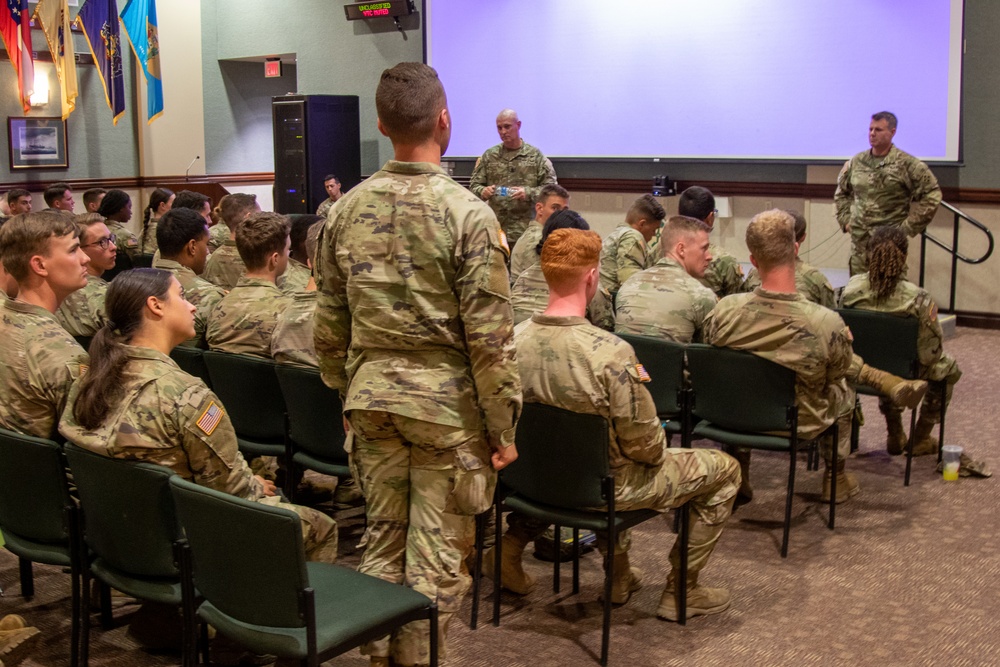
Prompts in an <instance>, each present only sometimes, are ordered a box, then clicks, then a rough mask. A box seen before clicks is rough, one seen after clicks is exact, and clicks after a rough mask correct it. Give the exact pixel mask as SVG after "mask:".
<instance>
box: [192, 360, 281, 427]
mask: <svg viewBox="0 0 1000 667" xmlns="http://www.w3.org/2000/svg"><path fill="white" fill-rule="evenodd" d="M204 358H205V365H206V366H207V367H208V374H209V375H210V376H211V378H212V390H213V391H215V393H216V394H218V395H219V398H220V399H222V404H223V405H225V406H226V410H227V411H228V412H229V418H230V419H231V420H232V422H233V428H234V429H236V434H237V435H239V436H240V437H243V438H247V439H249V440H262V441H275V442H276V441H281V440H283V439H284V437H285V399H284V397H282V395H281V387H280V386H279V385H278V376H277V374H276V373H275V370H274V367H275V363H274V361H272V360H271V359H259V358H257V357H251V356H248V355H243V354H229V353H226V352H213V351H212V350H208V351H206V352H205V353H204Z"/></svg>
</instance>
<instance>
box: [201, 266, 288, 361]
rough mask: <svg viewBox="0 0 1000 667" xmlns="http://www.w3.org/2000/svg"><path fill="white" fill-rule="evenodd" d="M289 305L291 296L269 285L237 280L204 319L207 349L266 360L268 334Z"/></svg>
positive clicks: (259, 280) (267, 283)
mask: <svg viewBox="0 0 1000 667" xmlns="http://www.w3.org/2000/svg"><path fill="white" fill-rule="evenodd" d="M291 303H292V299H291V297H289V296H288V295H286V294H282V292H281V290H279V289H278V287H277V286H276V285H275V284H274V283H272V282H269V281H267V280H262V279H260V278H247V277H246V276H244V277H243V278H240V281H239V282H238V283H236V287H234V288H233V289H232V291H230V292H229V294H227V295H226V296H224V297H222V299H220V300H219V303H218V304H216V306H215V308H214V309H213V310H212V312H211V314H210V315H209V316H208V328H207V329H206V331H205V342H207V343H208V349H210V350H218V351H220V352H230V353H232V354H250V355H253V356H255V357H265V358H267V359H270V357H271V334H272V333H273V332H274V327H275V325H276V324H277V323H278V316H279V315H281V313H282V312H283V311H284V310H285V309H286V308H288V306H289V305H290V304H291Z"/></svg>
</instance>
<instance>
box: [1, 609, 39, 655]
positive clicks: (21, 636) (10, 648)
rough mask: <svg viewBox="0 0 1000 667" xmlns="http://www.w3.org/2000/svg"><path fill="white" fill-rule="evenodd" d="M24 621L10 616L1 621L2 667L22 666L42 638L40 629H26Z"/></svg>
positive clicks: (15, 616)
mask: <svg viewBox="0 0 1000 667" xmlns="http://www.w3.org/2000/svg"><path fill="white" fill-rule="evenodd" d="M25 626H26V624H25V622H24V619H23V618H21V617H20V616H17V615H16V614H8V615H7V616H4V617H3V618H2V619H0V665H3V664H6V665H9V666H10V667H14V666H15V665H19V664H21V661H22V660H24V659H25V658H26V657H28V655H29V654H30V653H31V650H32V648H34V646H35V644H37V643H38V638H39V637H40V636H41V633H40V632H39V630H38V628H29V627H25Z"/></svg>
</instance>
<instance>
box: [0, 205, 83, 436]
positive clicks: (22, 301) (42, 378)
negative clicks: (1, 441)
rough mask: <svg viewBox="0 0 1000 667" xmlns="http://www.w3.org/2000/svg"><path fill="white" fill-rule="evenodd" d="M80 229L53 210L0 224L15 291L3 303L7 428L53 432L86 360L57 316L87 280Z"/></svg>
mask: <svg viewBox="0 0 1000 667" xmlns="http://www.w3.org/2000/svg"><path fill="white" fill-rule="evenodd" d="M77 234H78V232H77V228H76V223H75V222H74V221H73V216H72V215H69V214H64V213H59V212H56V211H52V210H46V211H41V212H39V213H28V214H24V215H18V216H14V217H13V218H11V219H10V220H8V221H7V222H6V223H4V225H3V228H2V229H0V261H2V262H3V265H4V268H5V269H6V271H7V272H8V273H9V274H10V276H11V277H13V278H14V280H16V281H17V292H18V293H17V299H16V300H14V299H7V300H5V301H4V303H3V307H2V309H0V339H2V340H3V345H0V426H2V427H3V428H6V429H8V430H11V431H17V432H18V433H25V434H27V435H34V436H37V437H39V438H51V437H52V436H53V435H54V433H55V428H56V423H57V422H58V420H59V415H60V414H61V413H62V410H63V407H64V406H65V404H66V397H67V395H68V394H69V389H70V386H71V385H72V384H73V382H74V381H75V380H76V379H77V378H78V377H79V376H80V374H81V372H82V370H83V368H84V367H85V366H86V364H87V363H88V357H87V353H86V352H84V350H83V348H82V347H80V345H79V344H78V343H77V342H76V341H75V340H73V337H72V336H70V335H69V334H68V333H67V332H66V330H65V329H63V328H62V327H61V326H60V325H59V322H58V321H57V320H56V318H55V315H54V313H55V311H56V310H57V309H58V308H59V305H60V304H61V303H62V302H63V301H64V300H65V299H66V297H67V296H69V295H70V294H71V293H73V292H74V291H76V290H78V289H82V288H83V286H84V285H86V283H87V269H86V266H87V264H88V263H89V262H90V258H89V257H88V256H87V254H86V253H85V252H84V251H83V250H81V249H80V241H79V238H78V236H77ZM33 259H35V260H36V261H35V262H34V264H35V265H41V266H43V267H44V269H45V273H44V275H43V274H42V273H39V272H38V271H37V270H36V268H35V266H33V262H32V260H33Z"/></svg>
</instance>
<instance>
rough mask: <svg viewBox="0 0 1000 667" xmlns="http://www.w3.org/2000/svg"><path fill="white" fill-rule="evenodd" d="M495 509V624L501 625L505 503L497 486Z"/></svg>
mask: <svg viewBox="0 0 1000 667" xmlns="http://www.w3.org/2000/svg"><path fill="white" fill-rule="evenodd" d="M493 506H494V509H495V510H496V522H495V523H494V525H493V530H494V541H493V625H494V626H496V627H500V593H501V591H500V558H501V555H502V554H501V547H502V545H503V540H502V539H500V526H501V525H502V524H503V512H502V510H501V508H502V506H503V503H502V502H501V498H500V490H499V488H497V492H496V495H495V496H494V502H493Z"/></svg>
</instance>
